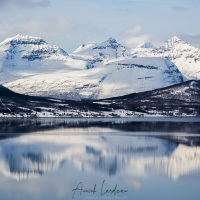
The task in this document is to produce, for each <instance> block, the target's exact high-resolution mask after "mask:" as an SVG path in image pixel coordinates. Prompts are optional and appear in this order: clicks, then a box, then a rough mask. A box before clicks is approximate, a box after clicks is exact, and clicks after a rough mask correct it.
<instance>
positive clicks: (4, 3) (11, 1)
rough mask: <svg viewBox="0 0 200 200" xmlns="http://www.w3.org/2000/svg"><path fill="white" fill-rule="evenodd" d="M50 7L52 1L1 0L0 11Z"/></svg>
mask: <svg viewBox="0 0 200 200" xmlns="http://www.w3.org/2000/svg"><path fill="white" fill-rule="evenodd" d="M49 5H50V0H0V10H1V11H4V10H6V11H7V10H13V9H20V8H28V9H33V8H45V7H48V6H49Z"/></svg>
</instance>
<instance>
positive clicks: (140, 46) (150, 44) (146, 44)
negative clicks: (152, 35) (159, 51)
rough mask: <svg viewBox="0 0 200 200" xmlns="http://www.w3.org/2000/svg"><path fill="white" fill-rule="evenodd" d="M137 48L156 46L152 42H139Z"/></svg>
mask: <svg viewBox="0 0 200 200" xmlns="http://www.w3.org/2000/svg"><path fill="white" fill-rule="evenodd" d="M136 48H145V49H153V48H155V47H154V46H153V44H152V43H150V42H143V43H142V44H139V45H138V46H137V47H136Z"/></svg>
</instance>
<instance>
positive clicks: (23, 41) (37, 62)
mask: <svg viewBox="0 0 200 200" xmlns="http://www.w3.org/2000/svg"><path fill="white" fill-rule="evenodd" d="M85 67H86V63H85V62H84V61H82V60H74V59H72V58H70V57H69V56H68V54H67V53H66V52H65V51H64V50H62V49H61V48H59V47H57V46H55V45H49V44H48V43H47V42H46V41H45V40H43V39H41V38H38V37H32V36H23V35H17V36H15V37H13V38H8V39H6V40H4V41H3V42H2V43H0V83H1V84H2V83H5V82H9V81H12V80H16V79H19V78H23V77H27V76H32V75H36V74H42V73H52V71H63V70H64V71H73V70H77V69H79V70H80V69H84V68H85Z"/></svg>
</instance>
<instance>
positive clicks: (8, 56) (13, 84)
mask: <svg viewBox="0 0 200 200" xmlns="http://www.w3.org/2000/svg"><path fill="white" fill-rule="evenodd" d="M152 47H153V46H152V45H151V44H149V43H144V44H143V45H140V47H138V48H136V49H135V50H132V52H131V53H132V55H131V54H130V52H129V50H128V49H127V48H126V47H124V46H122V45H121V44H119V43H118V42H117V41H116V40H115V39H113V38H109V39H108V40H106V41H104V42H102V43H100V44H88V45H82V46H81V47H79V48H78V49H77V50H75V52H74V53H72V54H67V53H66V52H65V51H64V50H62V49H61V48H59V47H57V46H55V45H49V44H48V43H47V42H46V41H45V40H43V39H41V38H37V37H31V36H23V35H17V36H15V37H13V38H9V39H6V40H5V41H4V42H2V43H0V69H1V71H0V84H4V85H5V86H6V87H8V88H10V89H12V90H13V91H15V92H18V93H22V94H29V95H36V96H47V97H54V98H64V99H72V100H81V99H101V98H110V97H114V96H118V95H119V96H122V95H126V94H130V93H135V92H144V91H149V90H154V89H158V88H163V87H167V86H170V85H174V84H178V83H182V82H183V81H184V80H186V79H185V78H184V77H183V76H182V74H181V73H183V74H184V75H185V76H186V77H189V76H188V74H187V73H186V74H185V73H184V72H185V71H184V70H185V68H184V65H183V67H181V66H179V69H177V67H176V65H177V64H176V62H174V60H175V61H178V59H179V58H180V59H182V57H181V55H182V54H181V53H180V52H184V53H189V54H190V53H191V52H190V51H189V52H187V51H186V52H185V51H182V49H183V48H182V47H184V48H189V47H190V48H192V50H194V49H195V47H191V46H189V47H188V44H186V43H184V42H182V41H181V40H179V39H178V38H174V39H173V40H171V41H168V43H167V44H166V46H165V47H162V48H161V49H160V50H159V51H158V50H157V49H156V48H152ZM180 50H181V51H180ZM147 52H148V53H147ZM170 52H173V53H174V52H175V53H174V54H173V55H175V54H177V55H176V57H174V56H173V55H172V54H171V53H170ZM176 52H177V53H176ZM192 52H193V51H192ZM169 53H170V54H169ZM168 54H169V55H168ZM167 55H168V56H167ZM184 55H185V54H184ZM195 56H197V55H195ZM132 57H137V58H132ZM144 57H145V58H144ZM150 57H151V58H150ZM152 57H154V58H152ZM172 58H173V59H172ZM187 59H189V58H187ZM191 59H192V58H191ZM196 61H197V60H196ZM174 63H175V64H174ZM186 63H187V62H185V64H186ZM195 69H196V68H195ZM197 69H198V63H197ZM194 71H195V70H194ZM193 74H195V73H193ZM190 75H191V74H190ZM196 75H197V76H198V73H196Z"/></svg>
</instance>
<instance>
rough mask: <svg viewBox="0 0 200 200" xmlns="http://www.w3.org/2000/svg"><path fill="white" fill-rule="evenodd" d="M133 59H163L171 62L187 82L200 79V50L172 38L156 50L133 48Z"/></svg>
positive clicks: (176, 38)
mask: <svg viewBox="0 0 200 200" xmlns="http://www.w3.org/2000/svg"><path fill="white" fill-rule="evenodd" d="M131 54H132V55H133V56H134V57H164V58H167V59H169V60H170V61H172V62H173V63H174V64H175V65H176V66H177V67H178V69H179V70H180V72H181V73H182V74H183V75H184V76H185V77H186V78H187V79H189V80H193V79H200V49H199V48H197V47H194V46H192V45H190V44H188V43H187V42H184V41H183V40H181V39H180V38H178V37H176V36H175V37H172V38H171V39H169V40H168V41H166V43H165V44H164V45H162V46H160V47H158V48H153V49H148V48H135V49H132V50H131Z"/></svg>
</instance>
